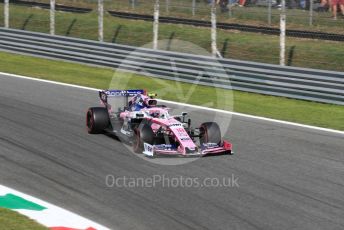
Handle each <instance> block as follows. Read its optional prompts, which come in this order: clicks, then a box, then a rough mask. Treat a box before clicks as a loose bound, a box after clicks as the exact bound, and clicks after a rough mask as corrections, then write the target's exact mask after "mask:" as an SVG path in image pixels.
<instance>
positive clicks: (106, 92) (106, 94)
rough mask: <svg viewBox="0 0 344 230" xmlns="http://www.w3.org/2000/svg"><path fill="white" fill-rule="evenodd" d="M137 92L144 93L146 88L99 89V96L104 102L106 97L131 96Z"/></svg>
mask: <svg viewBox="0 0 344 230" xmlns="http://www.w3.org/2000/svg"><path fill="white" fill-rule="evenodd" d="M137 94H143V95H146V94H147V92H146V90H143V89H128V90H118V89H108V90H102V91H99V98H100V100H101V101H102V102H104V103H106V102H107V98H108V97H126V98H128V97H133V96H135V95H137Z"/></svg>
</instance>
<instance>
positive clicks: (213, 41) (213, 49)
mask: <svg viewBox="0 0 344 230" xmlns="http://www.w3.org/2000/svg"><path fill="white" fill-rule="evenodd" d="M211 53H212V55H213V57H216V54H217V46H216V1H215V0H213V2H212V5H211Z"/></svg>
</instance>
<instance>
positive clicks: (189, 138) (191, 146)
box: [86, 90, 232, 157]
mask: <svg viewBox="0 0 344 230" xmlns="http://www.w3.org/2000/svg"><path fill="white" fill-rule="evenodd" d="M155 96H156V95H154V94H147V93H146V91H145V90H104V91H99V97H100V101H101V104H102V105H103V107H92V108H89V109H88V111H87V114H86V126H87V130H88V133H92V134H93V133H103V132H106V133H110V134H114V135H116V136H117V137H118V138H119V139H120V140H121V141H124V142H126V143H128V144H131V145H132V146H133V151H134V152H136V153H143V154H145V155H146V156H149V157H155V156H163V155H164V156H205V155H217V154H232V144H231V143H230V142H228V141H225V140H224V141H222V139H221V131H220V128H219V126H218V124H217V123H215V122H205V123H202V124H201V125H200V127H199V128H192V127H191V119H190V118H188V114H187V113H186V112H183V113H182V114H180V115H175V116H172V115H170V114H169V108H167V107H166V106H165V105H158V102H157V100H156V99H154V97H155Z"/></svg>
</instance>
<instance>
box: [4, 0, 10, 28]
mask: <svg viewBox="0 0 344 230" xmlns="http://www.w3.org/2000/svg"><path fill="white" fill-rule="evenodd" d="M4 3H5V5H4V24H5V27H6V28H9V27H10V13H9V8H10V7H9V0H5V2H4Z"/></svg>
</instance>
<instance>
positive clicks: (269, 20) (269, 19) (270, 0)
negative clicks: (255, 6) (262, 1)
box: [268, 0, 272, 26]
mask: <svg viewBox="0 0 344 230" xmlns="http://www.w3.org/2000/svg"><path fill="white" fill-rule="evenodd" d="M268 4H269V5H268V24H269V26H271V7H272V0H268Z"/></svg>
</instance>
